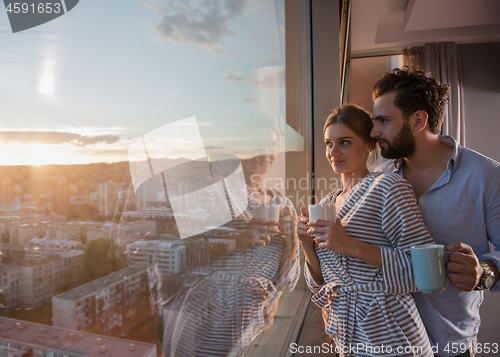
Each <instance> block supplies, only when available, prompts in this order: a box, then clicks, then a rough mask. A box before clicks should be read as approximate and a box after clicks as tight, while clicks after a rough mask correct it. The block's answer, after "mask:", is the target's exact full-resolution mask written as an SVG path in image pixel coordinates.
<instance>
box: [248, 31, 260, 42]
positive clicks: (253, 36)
mask: <svg viewBox="0 0 500 357" xmlns="http://www.w3.org/2000/svg"><path fill="white" fill-rule="evenodd" d="M259 35H260V33H258V32H255V33H253V34H251V35H250V36H248V38H249V39H250V41H253V40H255V39H256V38H257V37H258V36H259Z"/></svg>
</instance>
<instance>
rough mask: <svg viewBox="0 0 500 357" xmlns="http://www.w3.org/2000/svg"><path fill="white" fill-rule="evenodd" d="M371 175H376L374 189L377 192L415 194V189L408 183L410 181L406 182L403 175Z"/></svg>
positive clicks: (378, 173) (376, 173)
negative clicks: (407, 192)
mask: <svg viewBox="0 0 500 357" xmlns="http://www.w3.org/2000/svg"><path fill="white" fill-rule="evenodd" d="M371 174H373V175H374V180H373V183H372V187H373V189H375V190H376V191H379V192H385V193H386V194H387V193H389V192H393V191H395V190H396V191H400V192H406V191H410V192H413V189H412V187H411V186H410V184H409V183H408V181H406V180H405V179H404V177H401V175H399V174H398V173H396V172H392V173H381V172H372V173H371ZM371 174H370V175H371Z"/></svg>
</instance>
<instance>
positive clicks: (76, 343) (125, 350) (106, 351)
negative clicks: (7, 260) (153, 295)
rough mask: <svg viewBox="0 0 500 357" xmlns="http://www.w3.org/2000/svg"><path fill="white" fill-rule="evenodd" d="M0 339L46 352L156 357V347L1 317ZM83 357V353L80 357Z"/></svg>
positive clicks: (105, 356)
mask: <svg viewBox="0 0 500 357" xmlns="http://www.w3.org/2000/svg"><path fill="white" fill-rule="evenodd" d="M0 339H2V340H8V341H15V342H18V343H20V344H22V345H23V347H21V348H24V349H25V350H26V351H28V350H29V349H30V348H39V349H42V350H46V351H47V350H52V349H63V350H65V351H68V350H73V351H81V352H83V353H84V355H86V356H96V357H97V356H99V357H115V356H116V357H140V356H144V355H146V354H149V355H151V352H152V350H153V351H154V352H153V354H152V355H153V356H156V346H155V345H153V344H149V343H143V342H136V341H127V340H123V339H119V338H114V337H107V336H101V335H95V334H91V333H84V332H77V331H72V330H67V329H62V328H58V327H52V326H46V325H41V324H36V323H32V322H26V321H20V320H14V319H9V318H5V317H0ZM76 354H80V355H83V354H82V353H76Z"/></svg>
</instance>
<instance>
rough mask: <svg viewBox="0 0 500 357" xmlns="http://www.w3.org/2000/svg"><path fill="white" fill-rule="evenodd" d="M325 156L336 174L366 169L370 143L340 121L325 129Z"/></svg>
mask: <svg viewBox="0 0 500 357" xmlns="http://www.w3.org/2000/svg"><path fill="white" fill-rule="evenodd" d="M325 144H326V158H327V159H328V162H329V163H330V165H332V168H333V171H335V172H336V173H338V174H347V173H356V172H358V171H362V172H363V171H365V170H366V161H367V160H368V155H369V153H370V151H369V150H370V149H371V147H370V145H369V144H367V143H365V142H364V141H363V140H362V139H361V138H360V137H359V136H358V135H356V134H355V133H354V132H353V131H352V130H351V129H349V128H348V127H347V126H346V125H344V124H342V123H334V124H332V125H330V126H329V127H327V128H326V131H325Z"/></svg>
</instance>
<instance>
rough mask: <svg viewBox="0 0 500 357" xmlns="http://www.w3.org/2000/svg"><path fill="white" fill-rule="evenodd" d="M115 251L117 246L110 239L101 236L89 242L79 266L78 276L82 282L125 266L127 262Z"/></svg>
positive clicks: (100, 276)
mask: <svg viewBox="0 0 500 357" xmlns="http://www.w3.org/2000/svg"><path fill="white" fill-rule="evenodd" d="M115 251H116V247H115V246H114V245H113V244H112V243H111V241H110V240H108V239H104V238H100V239H98V240H95V241H91V242H90V243H89V244H87V247H86V248H85V251H84V255H83V259H82V261H81V263H80V266H79V267H78V278H79V280H80V282H81V284H85V283H88V282H91V281H93V280H95V279H99V278H102V277H103V276H106V275H108V274H111V273H113V272H115V271H118V270H121V269H123V268H125V267H126V266H127V262H126V261H124V260H122V259H117V258H116V256H115V254H114V252H115Z"/></svg>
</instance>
